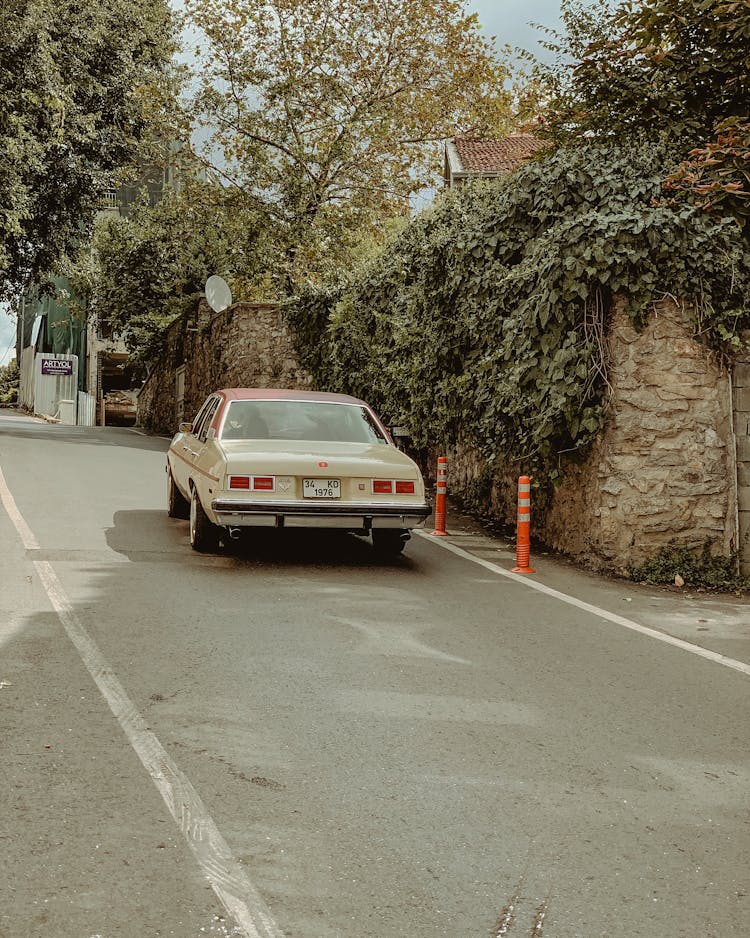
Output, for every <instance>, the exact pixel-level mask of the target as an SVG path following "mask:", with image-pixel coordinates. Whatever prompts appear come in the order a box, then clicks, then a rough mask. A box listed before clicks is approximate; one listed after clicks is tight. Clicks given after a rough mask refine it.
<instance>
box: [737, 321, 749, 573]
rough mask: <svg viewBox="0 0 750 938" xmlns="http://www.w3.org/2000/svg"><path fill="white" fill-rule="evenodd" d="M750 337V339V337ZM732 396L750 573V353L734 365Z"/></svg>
mask: <svg viewBox="0 0 750 938" xmlns="http://www.w3.org/2000/svg"><path fill="white" fill-rule="evenodd" d="M747 338H748V340H750V336H747ZM733 397H734V432H735V435H736V440H737V486H738V488H737V513H738V526H739V536H740V560H741V572H742V573H744V574H745V575H746V576H750V355H746V356H745V357H744V358H742V359H741V360H740V361H739V362H738V363H737V364H736V365H735V368H734V373H733Z"/></svg>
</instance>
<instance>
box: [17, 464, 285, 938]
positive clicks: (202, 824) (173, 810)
mask: <svg viewBox="0 0 750 938" xmlns="http://www.w3.org/2000/svg"><path fill="white" fill-rule="evenodd" d="M0 501H1V502H2V504H3V507H4V508H5V510H6V512H7V513H8V516H9V517H10V519H11V521H12V522H13V525H14V526H15V528H16V531H17V532H18V535H19V537H20V538H21V541H22V542H23V545H24V547H25V548H26V549H27V550H38V549H39V544H38V542H37V540H36V538H35V537H34V535H33V533H32V531H31V529H30V528H29V526H28V525H27V524H26V522H25V520H24V518H23V516H22V515H21V513H20V511H19V510H18V506H17V505H16V502H15V499H14V498H13V495H12V494H11V492H10V490H9V489H8V486H7V484H6V482H5V477H4V476H3V473H2V469H0ZM33 563H34V567H35V569H36V571H37V573H38V575H39V578H40V580H41V582H42V585H43V586H44V589H45V591H46V593H47V596H48V598H49V601H50V603H51V605H52V608H53V609H54V610H55V612H56V613H57V616H58V618H59V620H60V622H61V623H62V625H63V627H64V629H65V631H66V633H67V635H68V638H69V639H70V641H71V642H72V644H73V645H74V647H75V648H76V650H77V651H78V654H79V656H80V658H81V661H82V662H83V664H84V666H85V668H86V670H87V671H88V672H89V674H90V675H91V677H92V679H93V680H94V683H95V684H96V686H97V687H98V688H99V690H100V691H101V694H102V696H103V697H104V699H105V700H106V702H107V704H108V706H109V709H110V710H111V711H112V713H113V714H114V716H115V718H116V719H117V722H118V723H119V724H120V727H121V728H122V731H123V732H124V733H125V736H126V737H127V739H128V741H129V742H130V745H131V746H132V747H133V749H134V750H135V753H136V755H137V756H138V758H139V759H140V760H141V763H142V764H143V767H144V768H145V769H146V771H147V772H148V774H149V776H150V777H151V780H152V781H153V783H154V785H155V786H156V788H157V790H158V791H159V794H160V795H161V796H162V798H163V799H164V803H165V804H166V806H167V809H168V810H169V813H170V814H171V815H172V818H173V819H174V821H175V823H176V824H177V826H178V828H179V829H180V832H181V833H182V835H183V837H184V838H185V840H186V842H187V844H188V846H189V847H190V849H191V851H192V852H193V855H194V856H195V858H196V860H197V861H198V864H199V866H200V867H201V869H202V871H203V875H204V876H205V877H206V879H207V880H208V881H209V883H210V884H211V888H212V889H213V891H214V892H215V893H216V895H217V897H218V898H219V900H220V902H221V904H222V905H223V906H224V908H225V909H226V911H227V912H228V913H229V915H231V916H232V918H233V919H234V920H235V921H236V922H237V924H238V926H239V927H240V928H241V929H242V934H243V936H244V938H284V935H283V932H282V931H281V930H280V928H279V927H278V925H277V924H276V922H275V921H274V919H273V918H272V916H271V914H270V912H269V911H268V909H267V908H266V906H265V903H264V902H263V899H262V898H261V896H260V894H259V893H258V891H257V890H256V889H255V887H254V886H253V884H252V883H251V882H250V880H249V879H248V877H247V875H246V873H245V871H244V870H243V868H242V867H241V866H240V865H239V863H238V862H237V861H236V860H235V859H234V857H233V856H232V852H231V850H230V849H229V845H228V844H227V842H226V840H225V839H224V837H223V836H222V834H221V832H220V831H219V829H218V827H217V826H216V824H215V823H214V821H213V819H212V818H211V816H210V814H209V813H208V811H207V810H206V808H205V806H204V804H203V802H202V801H201V799H200V796H199V795H198V792H197V791H196V790H195V789H194V788H193V786H192V784H191V783H190V781H189V780H188V778H187V776H186V775H184V774H183V772H182V771H181V770H180V769H179V768H178V767H177V765H176V763H175V762H174V761H173V760H172V759H171V758H170V756H169V755H168V754H167V752H166V750H165V749H164V747H163V746H162V745H161V743H160V742H159V740H158V738H157V737H156V734H155V733H153V732H152V731H151V730H150V729H149V728H148V726H147V725H146V723H145V721H144V720H143V717H142V716H141V715H140V713H139V712H138V710H137V709H136V707H135V705H134V704H133V702H132V701H131V700H130V698H129V697H128V695H127V693H126V691H125V688H124V687H123V686H122V684H121V683H120V682H119V680H118V679H117V678H116V677H115V674H114V672H113V671H112V668H111V667H110V666H109V664H108V662H107V660H106V658H105V657H104V656H103V655H102V653H101V652H100V650H99V648H98V646H97V644H96V642H94V640H93V639H92V638H91V636H90V635H89V634H88V632H87V631H86V629H85V627H84V626H83V624H82V623H81V621H80V620H79V619H78V617H77V616H76V614H75V611H74V609H73V606H72V604H71V602H70V600H69V599H68V597H67V596H66V594H65V591H64V590H63V588H62V584H61V583H60V581H59V579H58V578H57V574H56V573H55V571H54V570H53V569H52V565H51V564H50V563H49V562H48V561H46V560H34V561H33Z"/></svg>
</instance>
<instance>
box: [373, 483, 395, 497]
mask: <svg viewBox="0 0 750 938" xmlns="http://www.w3.org/2000/svg"><path fill="white" fill-rule="evenodd" d="M372 490H373V492H374V493H375V494H376V495H390V494H391V492H393V482H391V480H390V479H373V482H372Z"/></svg>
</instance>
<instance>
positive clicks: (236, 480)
mask: <svg viewBox="0 0 750 938" xmlns="http://www.w3.org/2000/svg"><path fill="white" fill-rule="evenodd" d="M229 488H230V489H249V488H250V476H229Z"/></svg>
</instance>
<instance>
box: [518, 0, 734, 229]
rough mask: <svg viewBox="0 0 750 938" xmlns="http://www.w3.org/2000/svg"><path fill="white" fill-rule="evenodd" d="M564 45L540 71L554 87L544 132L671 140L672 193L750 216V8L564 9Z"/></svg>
mask: <svg viewBox="0 0 750 938" xmlns="http://www.w3.org/2000/svg"><path fill="white" fill-rule="evenodd" d="M562 16H563V22H564V25H565V27H566V31H567V35H566V36H565V37H562V38H561V37H559V36H556V37H555V38H554V39H552V40H550V41H549V42H548V43H547V45H548V48H549V49H550V50H551V51H553V52H555V53H557V59H556V61H555V62H554V63H553V64H552V65H538V66H537V68H536V70H535V73H534V75H535V79H536V81H537V82H538V83H539V84H541V85H542V86H543V87H546V88H547V95H548V101H547V107H546V109H545V112H544V120H543V124H542V127H541V128H540V132H541V133H547V134H549V135H551V136H552V137H553V138H554V139H556V140H557V141H558V142H560V141H562V142H570V141H574V140H580V139H581V138H582V136H583V135H585V134H593V135H595V136H596V137H598V138H599V139H604V138H608V139H614V140H617V141H618V142H619V143H620V144H624V143H625V141H626V140H629V139H631V140H632V139H633V138H634V137H635V138H638V137H639V136H647V137H649V138H650V139H654V138H655V137H657V136H664V135H668V136H669V137H670V139H671V140H673V141H675V142H676V143H677V144H678V146H679V152H680V155H681V160H684V161H685V162H684V165H683V166H682V167H681V170H680V171H679V172H678V173H677V174H676V175H674V176H671V177H670V179H669V185H670V189H671V190H672V192H676V194H677V195H678V196H679V195H683V196H689V197H691V198H693V199H694V200H695V201H696V203H697V204H698V205H699V206H700V207H701V208H703V209H705V210H708V211H713V212H717V213H721V214H732V215H734V216H735V217H737V218H738V219H739V220H740V222H741V223H742V224H743V225H745V226H746V225H747V223H748V222H747V219H748V217H749V216H750V175H749V172H750V171H748V168H747V159H748V153H749V152H750V124H748V118H750V105H749V104H748V102H749V101H750V2H748V0H694V2H691V3H685V0H637V2H636V0H623V2H621V3H619V5H617V6H613V4H612V3H610V2H607V0H596V2H595V3H594V4H593V5H592V6H590V7H589V6H587V5H583V4H581V3H580V2H572V0H567V2H565V0H564V2H563V11H562Z"/></svg>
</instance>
